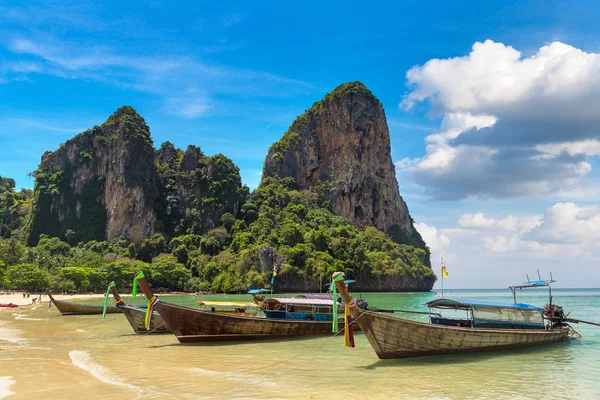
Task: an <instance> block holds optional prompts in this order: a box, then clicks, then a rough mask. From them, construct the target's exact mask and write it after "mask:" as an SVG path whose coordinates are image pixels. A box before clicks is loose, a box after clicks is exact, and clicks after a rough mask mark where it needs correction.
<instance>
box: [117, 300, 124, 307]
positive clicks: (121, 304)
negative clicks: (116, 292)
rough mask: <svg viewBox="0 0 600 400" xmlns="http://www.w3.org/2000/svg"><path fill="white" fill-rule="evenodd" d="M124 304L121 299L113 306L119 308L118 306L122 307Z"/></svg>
mask: <svg viewBox="0 0 600 400" xmlns="http://www.w3.org/2000/svg"><path fill="white" fill-rule="evenodd" d="M124 305H125V302H124V301H123V299H119V300H117V302H116V303H115V306H117V307H119V306H124Z"/></svg>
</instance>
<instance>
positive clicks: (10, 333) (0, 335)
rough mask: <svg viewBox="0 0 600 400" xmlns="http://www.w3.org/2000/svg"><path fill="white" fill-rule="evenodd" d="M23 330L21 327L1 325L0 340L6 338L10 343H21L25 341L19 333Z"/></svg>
mask: <svg viewBox="0 0 600 400" xmlns="http://www.w3.org/2000/svg"><path fill="white" fill-rule="evenodd" d="M20 333H21V331H20V330H19V329H12V328H3V327H2V326H1V325H0V340H4V341H7V342H10V343H20V342H23V341H24V340H25V339H23V338H22V337H21V336H20V335H19V334H20Z"/></svg>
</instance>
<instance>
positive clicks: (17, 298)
mask: <svg viewBox="0 0 600 400" xmlns="http://www.w3.org/2000/svg"><path fill="white" fill-rule="evenodd" d="M23 293H24V292H22V291H16V292H14V293H12V294H0V304H10V303H12V304H16V305H18V306H20V307H22V306H30V305H33V299H34V298H35V299H39V297H40V294H39V293H38V294H34V293H31V295H30V296H29V297H23ZM25 293H27V292H25ZM185 295H190V296H194V295H195V294H194V293H175V292H174V293H161V294H160V296H185ZM104 296H105V295H104V294H102V293H88V294H85V293H77V294H58V293H52V297H54V299H55V300H64V301H76V300H92V299H103V298H104ZM130 296H131V295H130V294H125V295H122V297H124V298H127V297H130ZM139 296H140V295H139V294H138V297H139ZM141 297H143V294H142V295H141ZM110 299H111V300H112V296H111V297H110ZM48 301H50V297H48V295H47V294H42V303H47V302H48ZM36 304H39V303H36ZM0 309H1V307H0Z"/></svg>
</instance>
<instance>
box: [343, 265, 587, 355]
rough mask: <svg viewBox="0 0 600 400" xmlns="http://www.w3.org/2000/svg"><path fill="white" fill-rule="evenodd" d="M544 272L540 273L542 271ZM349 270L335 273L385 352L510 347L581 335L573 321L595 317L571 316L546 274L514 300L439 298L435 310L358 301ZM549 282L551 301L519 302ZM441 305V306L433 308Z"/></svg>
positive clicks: (347, 298) (433, 303)
mask: <svg viewBox="0 0 600 400" xmlns="http://www.w3.org/2000/svg"><path fill="white" fill-rule="evenodd" d="M538 274H539V273H538ZM343 277H344V275H343V273H341V272H336V273H334V274H333V276H332V279H333V281H334V282H335V284H336V286H337V288H338V291H339V293H340V295H341V296H342V298H343V299H344V301H345V302H346V304H348V305H349V308H350V312H351V314H352V317H353V318H354V320H355V321H357V322H358V324H359V325H360V327H361V329H362V331H363V332H364V334H365V336H366V337H367V340H368V341H369V343H370V344H371V346H372V347H373V349H374V350H375V353H376V354H377V356H378V357H379V358H382V359H385V358H405V357H417V356H425V355H435V354H445V353H466V352H480V351H490V350H507V349H514V348H522V347H530V346H537V345H541V344H547V343H555V342H564V341H569V340H572V339H579V338H581V335H580V334H579V333H578V332H577V331H576V330H575V329H573V328H572V327H571V326H570V325H569V323H588V324H592V325H597V324H595V323H591V322H586V321H582V320H576V319H573V318H568V314H567V315H565V314H564V312H563V309H562V307H560V306H558V305H556V304H554V303H553V302H552V289H551V288H550V285H551V284H552V283H553V282H555V281H554V280H553V279H552V276H551V279H550V280H547V281H544V280H542V279H541V278H540V279H539V280H537V281H532V280H530V279H529V278H528V279H527V282H525V283H524V284H521V285H516V286H511V287H510V288H509V289H510V290H511V291H512V292H513V300H514V302H513V303H496V302H488V301H480V300H458V299H449V298H443V297H442V298H439V299H435V300H431V301H429V302H427V303H426V304H425V305H426V306H427V307H428V309H429V312H422V311H411V310H379V309H376V308H369V307H365V308H361V307H356V306H355V305H356V302H355V301H354V300H353V299H352V297H351V296H350V294H349V293H348V290H347V289H346V285H344V283H343ZM539 287H548V290H549V302H548V304H546V306H545V307H544V308H540V307H536V306H533V305H529V304H523V303H518V302H517V296H516V292H517V290H520V289H525V288H539ZM432 310H435V311H432ZM444 310H456V311H464V312H466V316H465V317H463V318H450V317H447V316H445V315H442V314H441V312H442V311H444ZM394 312H400V313H414V314H429V322H428V323H427V322H422V321H417V320H413V319H408V318H398V317H394V316H391V315H385V313H394Z"/></svg>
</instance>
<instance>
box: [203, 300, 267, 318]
mask: <svg viewBox="0 0 600 400" xmlns="http://www.w3.org/2000/svg"><path fill="white" fill-rule="evenodd" d="M196 304H198V305H199V306H201V307H203V309H205V310H210V311H212V312H218V313H225V314H236V315H256V314H258V312H259V311H260V310H261V308H260V306H259V305H258V304H255V303H246V302H243V301H210V300H200V301H197V302H196Z"/></svg>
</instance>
